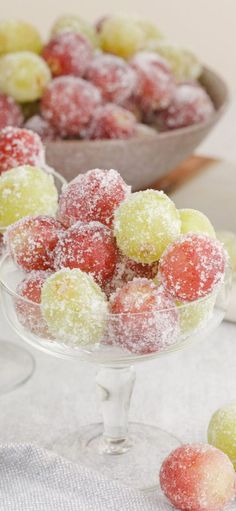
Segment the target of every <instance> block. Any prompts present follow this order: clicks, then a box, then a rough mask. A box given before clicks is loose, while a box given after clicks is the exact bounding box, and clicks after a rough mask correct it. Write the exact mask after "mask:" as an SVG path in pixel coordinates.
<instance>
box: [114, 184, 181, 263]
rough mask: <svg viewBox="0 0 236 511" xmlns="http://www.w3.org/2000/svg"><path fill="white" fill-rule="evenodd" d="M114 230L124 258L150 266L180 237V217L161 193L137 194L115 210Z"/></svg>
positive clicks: (145, 192)
mask: <svg viewBox="0 0 236 511" xmlns="http://www.w3.org/2000/svg"><path fill="white" fill-rule="evenodd" d="M114 228H115V236H116V240H117V244H118V247H119V248H120V250H121V252H122V253H123V254H124V255H126V256H127V257H130V258H131V259H134V260H135V261H137V262H140V263H152V262H154V261H158V259H160V257H161V254H162V253H163V251H164V250H165V249H166V247H167V246H168V245H169V244H170V243H171V242H172V241H174V239H175V238H177V237H178V235H179V234H180V219H179V213H178V211H177V209H176V208H175V205H174V203H173V202H172V201H171V200H170V199H169V197H167V195H165V194H164V193H163V192H158V191H155V190H146V191H144V192H136V193H133V194H132V195H130V196H129V197H128V198H127V199H126V200H125V201H124V202H123V203H122V204H121V205H120V206H119V208H118V209H117V211H116V213H115V222H114Z"/></svg>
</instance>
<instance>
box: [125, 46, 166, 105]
mask: <svg viewBox="0 0 236 511" xmlns="http://www.w3.org/2000/svg"><path fill="white" fill-rule="evenodd" d="M131 65H132V67H133V68H134V69H135V70H136V73H137V84H136V91H135V96H136V99H137V101H138V102H139V104H140V106H141V108H142V110H143V111H144V112H148V111H152V110H161V109H163V108H166V107H167V106H168V105H169V104H170V101H171V99H172V97H173V94H174V91H175V80H174V77H173V75H172V73H171V70H170V67H169V64H168V63H167V62H166V61H165V60H164V59H162V58H161V57H159V56H158V55H156V54H155V53H151V52H150V53H149V52H140V53H137V54H136V55H135V56H134V57H133V58H132V60H131Z"/></svg>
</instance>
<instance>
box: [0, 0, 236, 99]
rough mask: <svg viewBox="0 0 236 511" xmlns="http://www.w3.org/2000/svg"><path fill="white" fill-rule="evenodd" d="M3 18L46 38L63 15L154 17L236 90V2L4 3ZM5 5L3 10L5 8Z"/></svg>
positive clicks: (93, 0)
mask: <svg viewBox="0 0 236 511" xmlns="http://www.w3.org/2000/svg"><path fill="white" fill-rule="evenodd" d="M0 3H2V4H3V5H4V9H3V8H2V9H1V14H0V17H1V18H2V17H4V18H7V17H21V18H23V19H27V20H30V21H32V22H33V23H35V24H36V25H37V26H38V27H39V28H40V30H41V32H42V33H43V35H44V36H45V37H46V35H47V32H48V29H49V27H50V25H51V23H52V21H53V20H54V19H55V17H57V16H58V15H59V14H63V13H65V12H66V13H76V14H78V15H81V16H84V17H86V18H87V19H89V20H91V21H92V20H94V19H96V17H98V16H101V15H102V14H105V13H109V12H114V11H117V10H119V12H120V11H122V12H130V13H133V12H135V13H138V14H140V15H142V16H145V17H149V18H150V19H153V20H155V21H156V23H157V24H158V25H159V26H160V27H161V28H162V29H163V31H164V32H165V33H166V34H167V35H168V36H169V38H171V39H173V40H175V41H176V42H179V43H184V44H185V45H187V46H189V47H190V48H192V49H193V50H195V51H196V52H197V54H198V55H199V56H200V57H201V58H202V60H203V61H205V62H207V63H208V65H211V66H212V67H213V68H215V69H216V70H218V71H219V72H221V73H222V74H223V75H224V76H225V78H226V79H227V80H228V82H229V85H230V87H231V90H236V31H235V25H236V0H117V2H116V1H114V0H113V1H112V0H84V1H83V2H82V1H80V2H79V1H78V0H52V1H50V0H21V1H20V0H7V2H5V1H4V0H1V2H0ZM3 5H2V7H3Z"/></svg>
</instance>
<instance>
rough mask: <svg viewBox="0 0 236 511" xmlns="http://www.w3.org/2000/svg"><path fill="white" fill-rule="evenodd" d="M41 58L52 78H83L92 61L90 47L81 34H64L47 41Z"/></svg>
mask: <svg viewBox="0 0 236 511" xmlns="http://www.w3.org/2000/svg"><path fill="white" fill-rule="evenodd" d="M42 56H43V58H44V59H45V60H46V62H47V64H48V66H49V67H50V69H51V72H52V75H53V76H60V75H74V76H83V75H84V73H85V71H86V69H87V67H88V65H89V62H90V61H91V59H92V47H91V45H90V43H89V41H88V39H86V38H85V37H83V36H82V35H81V34H76V33H75V32H64V33H62V34H59V35H57V36H55V37H54V38H53V39H51V40H50V41H49V43H48V44H47V45H46V46H45V47H44V49H43V53H42Z"/></svg>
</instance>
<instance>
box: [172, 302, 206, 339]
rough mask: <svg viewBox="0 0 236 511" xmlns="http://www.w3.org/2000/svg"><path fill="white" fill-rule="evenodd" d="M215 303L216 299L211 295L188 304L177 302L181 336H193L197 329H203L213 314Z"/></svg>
mask: <svg viewBox="0 0 236 511" xmlns="http://www.w3.org/2000/svg"><path fill="white" fill-rule="evenodd" d="M215 301H216V297H215V296H214V294H213V295H212V296H209V297H207V298H203V299H202V300H198V301H197V302H190V303H188V304H186V303H182V302H177V303H176V305H177V307H178V314H179V324H180V334H181V335H183V336H185V335H189V334H190V333H191V334H193V333H194V332H196V331H197V330H198V329H200V328H203V327H204V326H205V325H206V324H207V322H208V321H209V320H210V318H211V316H212V314H213V309H214V305H215Z"/></svg>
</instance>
